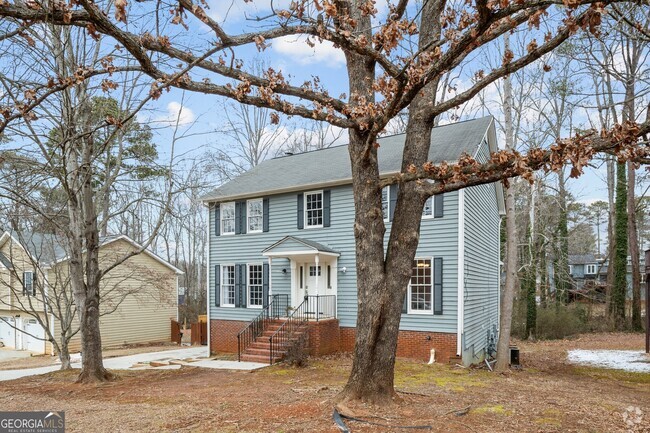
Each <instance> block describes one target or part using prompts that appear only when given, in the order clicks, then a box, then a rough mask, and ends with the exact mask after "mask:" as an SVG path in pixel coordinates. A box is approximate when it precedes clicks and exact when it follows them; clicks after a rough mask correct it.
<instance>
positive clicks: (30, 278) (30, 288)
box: [23, 271, 36, 296]
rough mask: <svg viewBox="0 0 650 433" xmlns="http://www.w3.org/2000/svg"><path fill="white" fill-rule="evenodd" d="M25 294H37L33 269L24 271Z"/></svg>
mask: <svg viewBox="0 0 650 433" xmlns="http://www.w3.org/2000/svg"><path fill="white" fill-rule="evenodd" d="M23 295H27V296H36V287H35V286H34V273H33V272H32V271H26V272H23Z"/></svg>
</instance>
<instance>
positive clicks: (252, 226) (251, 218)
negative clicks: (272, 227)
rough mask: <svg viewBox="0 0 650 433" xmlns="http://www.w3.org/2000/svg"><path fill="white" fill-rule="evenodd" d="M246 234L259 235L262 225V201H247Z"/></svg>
mask: <svg viewBox="0 0 650 433" xmlns="http://www.w3.org/2000/svg"><path fill="white" fill-rule="evenodd" d="M247 208H248V209H247V212H246V215H247V218H248V233H259V232H261V231H262V229H263V224H264V206H263V203H262V199H261V198H258V199H255V200H248V202H247Z"/></svg>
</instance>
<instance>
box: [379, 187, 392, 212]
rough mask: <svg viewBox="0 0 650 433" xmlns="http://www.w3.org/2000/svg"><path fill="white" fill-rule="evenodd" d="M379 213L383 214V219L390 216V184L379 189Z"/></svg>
mask: <svg viewBox="0 0 650 433" xmlns="http://www.w3.org/2000/svg"><path fill="white" fill-rule="evenodd" d="M381 213H382V214H383V215H384V221H388V220H389V218H390V186H385V187H383V188H382V189H381Z"/></svg>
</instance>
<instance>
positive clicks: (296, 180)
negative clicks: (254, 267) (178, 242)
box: [202, 116, 492, 201]
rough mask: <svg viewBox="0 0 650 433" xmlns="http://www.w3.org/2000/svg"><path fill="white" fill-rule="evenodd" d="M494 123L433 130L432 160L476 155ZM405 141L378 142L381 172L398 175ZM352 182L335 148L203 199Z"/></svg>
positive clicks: (270, 163) (256, 173)
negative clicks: (466, 154)
mask: <svg viewBox="0 0 650 433" xmlns="http://www.w3.org/2000/svg"><path fill="white" fill-rule="evenodd" d="M491 122H492V117H491V116H488V117H482V118H479V119H475V120H468V121H465V122H458V123H453V124H449V125H444V126H438V127H436V128H433V130H432V131H431V148H430V150H429V160H430V161H431V162H433V163H440V162H443V161H447V162H452V161H457V160H458V159H459V158H460V156H461V155H462V154H463V153H468V154H470V155H473V154H474V153H475V152H476V150H477V149H478V147H479V145H480V144H481V141H482V140H483V137H484V136H485V134H486V132H487V130H488V127H489V126H490V123H491ZM405 138H406V135H405V134H399V135H393V136H390V137H384V138H381V139H379V140H378V142H379V145H380V147H379V150H378V158H379V172H380V173H381V174H382V175H384V174H385V175H387V174H390V173H396V172H399V170H400V168H401V165H402V151H403V148H404V140H405ZM351 179H352V174H351V170H350V158H349V154H348V146H347V145H344V146H335V147H330V148H327V149H322V150H316V151H312V152H305V153H300V154H296V155H290V156H283V157H279V158H274V159H270V160H267V161H264V162H262V163H261V164H259V165H257V166H256V167H253V168H252V169H251V170H249V171H247V172H246V173H243V174H242V175H240V176H238V177H236V178H235V179H233V180H231V181H229V182H226V183H225V184H223V185H221V186H220V187H218V188H216V189H215V190H214V191H212V192H210V193H208V194H206V195H205V196H204V197H202V200H203V201H216V200H223V199H227V198H236V197H246V196H249V197H250V196H253V195H255V194H262V193H264V194H268V193H274V192H281V191H290V190H293V189H295V188H297V187H304V186H314V187H315V186H319V185H323V184H328V183H337V182H342V183H344V182H345V181H351Z"/></svg>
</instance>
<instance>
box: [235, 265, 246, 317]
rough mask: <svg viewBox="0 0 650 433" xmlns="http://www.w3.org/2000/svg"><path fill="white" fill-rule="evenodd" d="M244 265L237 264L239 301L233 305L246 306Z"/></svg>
mask: <svg viewBox="0 0 650 433" xmlns="http://www.w3.org/2000/svg"><path fill="white" fill-rule="evenodd" d="M246 297H247V296H246V265H245V264H241V265H239V303H236V304H235V305H236V306H238V307H241V308H246Z"/></svg>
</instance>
